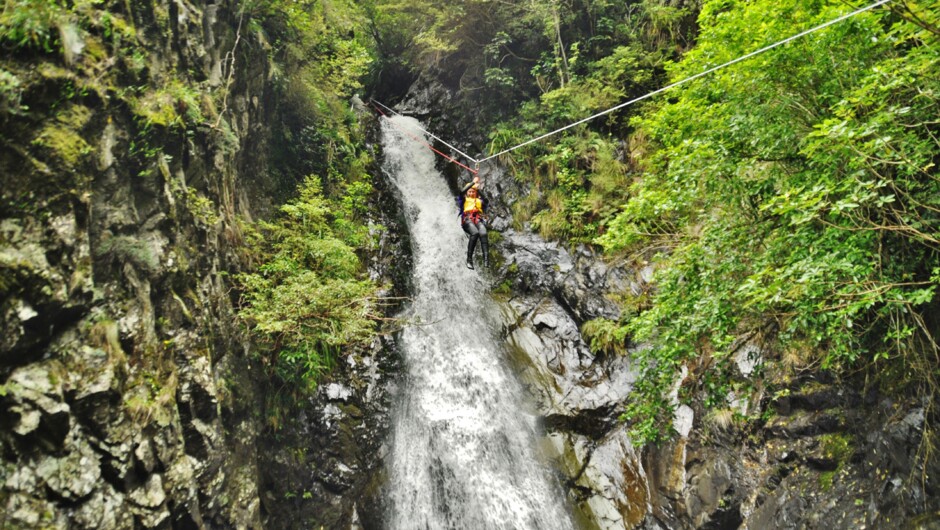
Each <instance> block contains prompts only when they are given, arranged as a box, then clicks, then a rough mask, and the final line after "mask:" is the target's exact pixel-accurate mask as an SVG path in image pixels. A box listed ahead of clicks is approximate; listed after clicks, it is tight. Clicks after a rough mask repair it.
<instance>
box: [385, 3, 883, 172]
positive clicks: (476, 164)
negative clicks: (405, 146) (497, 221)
mask: <svg viewBox="0 0 940 530" xmlns="http://www.w3.org/2000/svg"><path fill="white" fill-rule="evenodd" d="M890 1H891V0H878V1H877V2H875V3H873V4H869V5H867V6H865V7H862V8H859V9H856V10H855V11H852V12H851V13H847V14H845V15H842V16H840V17H837V18H834V19H832V20H830V21H828V22H824V23H822V24H820V25H818V26H815V27H812V28H810V29H808V30H806V31H803V32H800V33H797V34H796V35H792V36H790V37H787V38H785V39H783V40H781V41H778V42H775V43H773V44H770V45H768V46H764V47H763V48H760V49H759V50H755V51H753V52H750V53H747V54H745V55H742V56H740V57H738V58H736V59H732V60H730V61H728V62H725V63H722V64H720V65H718V66H714V67H712V68H709V69H708V70H705V71H703V72H699V73H697V74H695V75H692V76H689V77H686V78H685V79H682V80H680V81H676V82H675V83H672V84H669V85H666V86H664V87H662V88H659V89H657V90H654V91H652V92H649V93H647V94H644V95H642V96H640V97H637V98H633V99H631V100H630V101H626V102H624V103H621V104H619V105H617V106H614V107H611V108H609V109H607V110H604V111H601V112H598V113H597V114H593V115H591V116H588V117H587V118H584V119H581V120H578V121H576V122H574V123H571V124H568V125H566V126H564V127H561V128H558V129H555V130H554V131H551V132H548V133H545V134H543V135H541V136H537V137H535V138H532V139H530V140H527V141H525V142H522V143H520V144H518V145H514V146H512V147H510V148H508V149H503V150H502V151H500V152H498V153H496V154H492V155H490V156H488V157H486V158H481V159H475V158H473V157H471V156H469V155H467V154H465V153H463V152H461V151H459V150H458V149H457V148H456V147H453V146H452V145H450V144H448V143H447V142H445V141H444V140H441V139H440V138H438V137H437V136H434V135H433V134H431V133H429V132H427V131H424V129H421V130H422V131H424V132H425V133H426V134H427V135H428V136H430V137H431V138H434V139H435V140H438V141H440V142H441V143H443V144H444V145H446V146H448V147H450V148H451V149H453V150H454V151H456V152H457V153H460V154H461V155H463V157H464V158H466V159H467V160H469V161H470V162H473V163H474V167H475V168H477V169H470V167H468V166H466V165H464V164H461V163H460V162H457V161H456V160H455V159H453V158H452V157H450V156H448V155H445V154H444V153H442V152H440V151H438V150H437V149H434V147H432V146H431V145H430V144H428V143H427V142H423V143H424V144H425V145H427V146H428V147H430V148H431V149H432V150H434V152H436V153H438V154H439V155H441V156H443V157H444V158H446V159H448V160H450V161H451V162H454V163H455V164H457V165H459V166H460V167H463V168H465V169H467V170H469V171H470V172H471V173H473V174H476V173H477V172H478V169H479V167H480V164H481V163H483V162H486V161H488V160H492V159H494V158H496V157H499V156H501V155H504V154H506V153H509V152H511V151H515V150H516V149H519V148H521V147H525V146H527V145H529V144H532V143H535V142H538V141H539V140H544V139H545V138H548V137H549V136H554V135H556V134H558V133H560V132H562V131H566V130H568V129H570V128H572V127H576V126H578V125H581V124H582V123H586V122H588V121H591V120H593V119H595V118H598V117H600V116H604V115H606V114H610V113H611V112H614V111H616V110H620V109H622V108H624V107H627V106H629V105H633V104H634V103H637V102H640V101H643V100H644V99H648V98H651V97H653V96H655V95H657V94H660V93H662V92H665V91H667V90H670V89H672V88H675V87H677V86H679V85H683V84H685V83H688V82H690V81H694V80H696V79H698V78H700V77H704V76H706V75H708V74H710V73H712V72H715V71H717V70H721V69H722V68H727V67H728V66H731V65H733V64H736V63H739V62H741V61H744V60H746V59H750V58H751V57H754V56H756V55H760V54H762V53H764V52H766V51H768V50H772V49H774V48H776V47H778V46H782V45H784V44H786V43H788V42H791V41H794V40H796V39H799V38H801V37H805V36H806V35H809V34H810V33H814V32H816V31H819V30H821V29H824V28H827V27H829V26H831V25H833V24H837V23H839V22H842V21H843V20H845V19H847V18H851V17H854V16H855V15H858V14H860V13H864V12H865V11H870V10H872V9H874V8H876V7H879V6H882V5H884V4H887V3H888V2H890ZM372 101H373V103H378V104H379V105H382V104H381V103H379V102H377V101H375V100H372ZM382 106H383V107H385V105H382ZM385 108H386V109H388V110H389V111H391V112H395V111H393V110H392V109H389V108H388V107H385ZM376 109H378V107H376ZM379 112H380V113H382V115H383V116H384V115H385V113H384V112H382V111H381V110H379ZM395 114H398V113H397V112H396V113H395ZM387 117H388V116H386V118H387ZM393 123H394V122H393ZM419 129H420V127H419ZM412 138H414V139H415V140H417V141H421V140H419V139H418V138H417V137H415V136H413V135H412Z"/></svg>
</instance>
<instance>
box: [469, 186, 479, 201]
mask: <svg viewBox="0 0 940 530" xmlns="http://www.w3.org/2000/svg"><path fill="white" fill-rule="evenodd" d="M467 196H468V197H470V198H471V199H476V198H477V190H475V189H473V188H470V190H469V191H468V192H467Z"/></svg>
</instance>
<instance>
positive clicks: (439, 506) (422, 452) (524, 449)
mask: <svg viewBox="0 0 940 530" xmlns="http://www.w3.org/2000/svg"><path fill="white" fill-rule="evenodd" d="M392 120H395V125H396V126H397V127H396V126H393V125H392V124H391V123H390V122H389V121H388V120H383V138H384V140H383V144H384V150H385V158H386V162H385V163H386V170H387V171H388V173H389V175H390V176H391V178H392V180H393V182H394V183H395V184H396V186H397V187H398V189H399V190H400V191H401V193H402V196H403V199H404V202H405V209H406V213H407V217H408V225H409V229H410V231H411V236H412V241H413V245H414V257H415V271H414V289H415V293H414V302H413V304H412V305H411V307H410V309H409V310H408V312H407V314H406V315H405V317H406V318H407V319H409V321H411V322H412V324H410V325H408V326H407V327H406V328H405V329H404V330H403V332H402V335H401V345H402V351H403V353H404V364H405V373H406V379H405V384H404V388H403V389H402V399H401V403H399V404H398V405H397V408H396V410H395V412H394V417H393V421H394V424H393V429H392V431H393V443H392V454H391V463H390V467H391V469H390V486H389V488H390V505H391V510H390V514H389V527H390V528H392V529H395V530H405V529H421V530H438V529H458V528H459V529H474V530H477V529H500V528H505V529H539V530H549V529H559V530H562V529H571V528H572V523H571V519H570V516H569V514H568V511H567V509H566V507H565V501H564V498H563V496H562V494H561V493H560V491H559V490H560V488H558V487H557V485H555V484H553V483H552V481H551V480H550V475H549V473H548V472H547V470H546V468H545V466H544V464H543V462H541V461H540V460H539V456H538V451H537V449H536V444H537V441H536V440H537V437H536V434H535V427H534V422H533V418H532V416H531V415H530V414H528V413H527V412H525V409H524V407H523V406H522V403H523V400H522V392H521V389H520V388H519V384H518V382H517V381H516V380H515V379H514V378H513V377H512V375H511V374H510V373H508V372H507V369H506V367H505V366H504V363H503V362H502V361H501V359H500V346H499V345H498V343H497V341H496V340H495V338H494V332H493V331H492V330H493V327H492V326H493V325H494V324H493V323H492V321H491V320H490V319H489V318H488V317H487V315H492V314H494V313H493V311H496V308H495V307H494V306H493V304H492V303H491V302H490V301H488V300H487V298H486V296H485V285H484V283H483V282H482V280H481V279H480V272H479V271H471V270H468V269H467V268H466V267H465V265H464V262H465V256H466V242H467V239H466V238H465V237H464V235H463V232H462V231H461V229H460V226H459V225H458V221H457V216H456V214H457V210H456V206H455V203H454V197H453V195H452V194H451V193H450V192H449V190H448V188H447V185H446V184H445V182H444V178H443V177H442V176H441V175H440V174H439V173H438V172H437V170H436V169H435V168H434V155H433V153H432V152H431V151H430V150H428V149H427V147H426V146H424V145H422V144H420V143H418V142H416V141H415V140H414V138H413V137H410V136H409V135H407V134H403V133H402V132H401V131H400V130H399V129H407V128H413V127H414V126H417V123H418V122H417V121H415V120H413V119H412V118H405V117H395V118H392ZM409 126H410V127H409ZM418 134H419V133H415V135H418ZM477 253H478V256H479V250H478V251H477Z"/></svg>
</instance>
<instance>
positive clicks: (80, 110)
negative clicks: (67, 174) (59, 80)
mask: <svg viewBox="0 0 940 530" xmlns="http://www.w3.org/2000/svg"><path fill="white" fill-rule="evenodd" d="M89 118H91V110H90V109H89V108H88V107H84V106H81V105H72V106H70V107H68V108H66V109H65V110H63V111H61V112H59V113H58V114H57V115H56V117H55V119H54V120H52V121H50V122H48V123H46V125H45V126H44V127H43V128H42V130H40V131H39V134H38V135H37V136H36V138H35V139H33V142H32V143H33V145H36V146H40V147H45V148H47V149H49V150H50V151H51V152H52V154H53V155H54V156H55V157H57V158H59V159H60V160H61V161H62V162H64V163H65V164H66V165H67V166H70V167H71V166H75V165H77V164H78V163H79V162H81V160H82V158H83V157H84V156H85V155H87V154H89V153H91V152H92V150H93V149H92V147H91V146H90V145H88V142H86V141H85V139H84V138H82V136H81V134H80V131H81V129H82V128H83V127H84V126H85V124H86V123H88V120H89Z"/></svg>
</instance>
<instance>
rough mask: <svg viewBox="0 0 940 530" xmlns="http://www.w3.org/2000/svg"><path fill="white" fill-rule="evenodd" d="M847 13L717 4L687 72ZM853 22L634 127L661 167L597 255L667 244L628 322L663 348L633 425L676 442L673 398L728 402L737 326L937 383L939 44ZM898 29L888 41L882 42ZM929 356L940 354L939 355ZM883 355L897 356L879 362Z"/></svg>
mask: <svg viewBox="0 0 940 530" xmlns="http://www.w3.org/2000/svg"><path fill="white" fill-rule="evenodd" d="M843 11H844V7H842V6H836V5H828V4H820V5H815V6H813V7H812V8H809V7H808V6H807V5H806V4H805V3H803V2H798V1H783V2H781V1H778V0H774V1H769V0H764V1H758V2H747V3H744V2H742V3H737V2H730V3H729V2H727V1H724V0H721V1H715V2H708V3H706V4H705V5H704V7H703V10H702V15H701V18H700V22H701V24H702V33H701V41H700V44H699V46H698V47H697V48H696V49H694V50H693V51H691V52H690V53H689V54H688V56H687V57H686V59H685V60H684V61H683V62H682V63H679V64H677V65H676V66H674V67H673V68H672V70H673V72H672V73H673V76H674V78H676V79H679V78H683V77H686V76H688V75H691V74H694V73H697V72H699V71H702V70H704V69H705V68H707V67H708V66H709V65H713V64H718V63H721V62H724V61H726V60H730V59H732V58H734V57H737V56H740V55H742V54H744V53H746V52H748V51H750V50H752V49H756V48H758V47H760V46H762V45H765V44H767V43H770V42H774V41H776V40H779V39H781V38H783V37H786V36H788V35H790V34H792V33H794V32H796V31H797V30H798V29H799V28H800V27H809V26H812V25H815V24H819V23H821V22H822V21H825V20H831V19H833V18H835V17H836V16H837V15H838V14H841V13H842V12H843ZM888 20H889V19H886V18H885V15H883V14H880V13H867V14H864V15H859V16H857V17H854V18H852V19H849V20H847V21H844V22H842V23H840V24H838V25H834V26H832V27H830V28H827V29H826V30H824V31H820V32H817V33H814V34H812V35H810V36H807V37H805V38H803V39H801V40H798V41H795V42H794V43H792V44H791V45H790V46H788V47H786V48H780V49H777V50H774V51H773V52H770V53H767V54H764V55H762V56H761V58H760V59H759V60H752V61H748V62H742V63H740V64H738V65H735V66H734V67H731V68H727V69H724V70H721V71H718V72H715V73H714V74H712V75H711V76H709V77H708V78H704V79H703V80H701V81H698V82H696V83H694V84H691V85H688V86H687V87H686V88H684V89H683V90H681V91H679V92H677V93H674V97H673V99H672V100H671V101H670V102H669V103H666V104H663V105H661V106H660V107H659V108H658V109H656V110H655V111H653V112H651V113H649V114H647V115H645V116H643V117H642V118H641V119H638V120H636V124H637V126H639V127H641V128H642V129H643V131H644V132H645V133H646V134H647V135H648V137H649V138H650V140H651V142H652V143H653V145H654V148H655V149H654V153H653V154H652V156H651V157H650V159H649V162H648V163H647V167H648V169H647V171H646V173H645V174H644V175H643V178H642V179H640V180H638V181H637V182H636V184H634V185H633V187H632V189H631V193H632V196H631V197H630V199H629V201H628V202H627V204H626V206H625V207H624V208H623V210H622V211H621V213H620V214H619V215H618V216H617V218H616V219H614V220H613V221H612V222H611V223H610V225H609V226H610V229H609V231H608V232H607V233H606V234H605V235H603V236H602V237H600V238H598V239H597V242H598V243H600V244H602V245H604V246H605V248H607V249H608V250H609V251H611V252H624V251H638V250H641V249H650V248H658V249H661V250H664V251H662V252H660V254H659V256H658V273H657V275H656V278H655V284H656V291H655V294H654V296H653V298H652V303H651V306H650V308H649V309H648V310H647V311H645V312H643V313H641V314H640V315H639V316H638V317H637V318H635V319H634V320H632V321H631V322H630V323H628V324H627V326H626V329H627V331H628V332H629V333H630V334H631V335H632V336H633V337H634V338H635V339H636V340H641V341H649V342H650V343H651V345H652V347H651V348H649V349H646V350H643V351H641V352H638V353H637V355H636V358H637V362H638V364H639V366H640V368H641V370H642V371H643V375H642V376H641V377H640V378H639V380H638V385H637V388H636V392H635V394H634V396H635V399H634V400H633V402H632V403H631V405H630V406H629V407H628V410H627V417H628V418H629V419H631V420H632V421H633V422H634V434H635V435H637V436H638V438H639V439H640V440H641V441H644V440H645V441H650V440H656V439H658V438H659V437H661V436H663V434H664V433H666V432H668V430H669V426H670V423H671V413H670V412H671V410H672V404H671V403H670V401H669V400H668V399H667V398H666V395H665V394H666V393H667V392H668V391H669V389H671V388H673V387H674V383H675V379H676V378H677V377H678V376H679V375H680V372H681V370H682V369H683V367H685V368H688V369H689V371H690V372H691V374H690V375H689V378H688V380H687V381H685V382H684V383H683V386H682V390H681V391H680V399H688V398H689V397H690V396H691V395H692V393H693V392H694V391H696V390H701V391H704V392H705V393H706V394H707V395H709V396H710V398H709V400H710V403H712V404H713V405H714V406H716V407H719V408H720V407H722V406H725V405H726V404H725V403H724V402H723V400H724V399H725V398H724V396H726V395H727V394H728V390H729V386H728V385H729V384H730V380H731V379H730V375H731V374H732V373H733V366H734V363H733V362H732V361H731V357H732V356H731V354H732V353H733V348H734V346H735V344H736V343H735V339H736V337H738V336H740V335H741V334H742V333H746V332H754V331H761V332H767V333H768V334H769V335H771V336H772V338H773V339H774V340H773V341H772V342H771V345H772V346H773V348H772V349H771V351H776V352H780V353H782V354H784V355H788V356H792V355H796V356H802V357H803V358H804V364H808V365H814V366H820V367H822V368H826V369H830V370H834V371H836V372H839V371H841V370H845V369H848V368H851V367H857V366H858V365H859V364H863V365H870V364H873V363H875V364H876V365H877V366H878V368H879V372H881V373H882V375H883V376H884V375H885V374H893V375H891V376H892V377H895V379H894V380H893V381H892V384H894V385H898V384H903V383H905V382H908V383H913V384H914V385H915V386H918V387H920V388H922V389H925V391H926V392H928V393H931V395H933V394H934V393H935V392H936V391H937V389H938V388H940V387H938V381H937V373H936V369H935V367H932V366H935V359H936V356H937V354H938V349H937V343H936V328H935V327H933V328H932V327H931V326H932V324H930V323H929V322H931V320H930V317H929V316H928V315H929V314H931V313H934V312H935V311H936V310H937V308H938V298H937V287H938V285H940V267H938V263H940V237H938V236H940V208H938V206H940V199H938V197H940V181H938V180H937V178H936V175H935V174H934V173H935V172H934V170H933V169H932V168H933V165H934V163H935V161H936V160H937V156H938V154H940V144H937V141H936V138H937V129H936V125H935V120H934V118H933V117H935V116H936V108H937V105H938V103H940V90H938V88H940V86H938V84H937V82H936V78H935V76H932V75H930V74H927V72H935V71H936V70H937V68H938V66H940V56H938V54H937V51H936V46H931V45H927V44H926V42H929V39H931V38H933V39H935V38H936V36H935V35H934V36H929V35H927V31H926V30H924V29H923V28H920V27H918V26H916V25H914V24H908V23H905V22H900V23H898V24H896V25H895V26H893V27H891V26H890V24H888ZM888 27H891V29H885V28H888ZM930 359H934V361H933V362H931V361H930ZM885 361H889V362H885Z"/></svg>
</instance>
